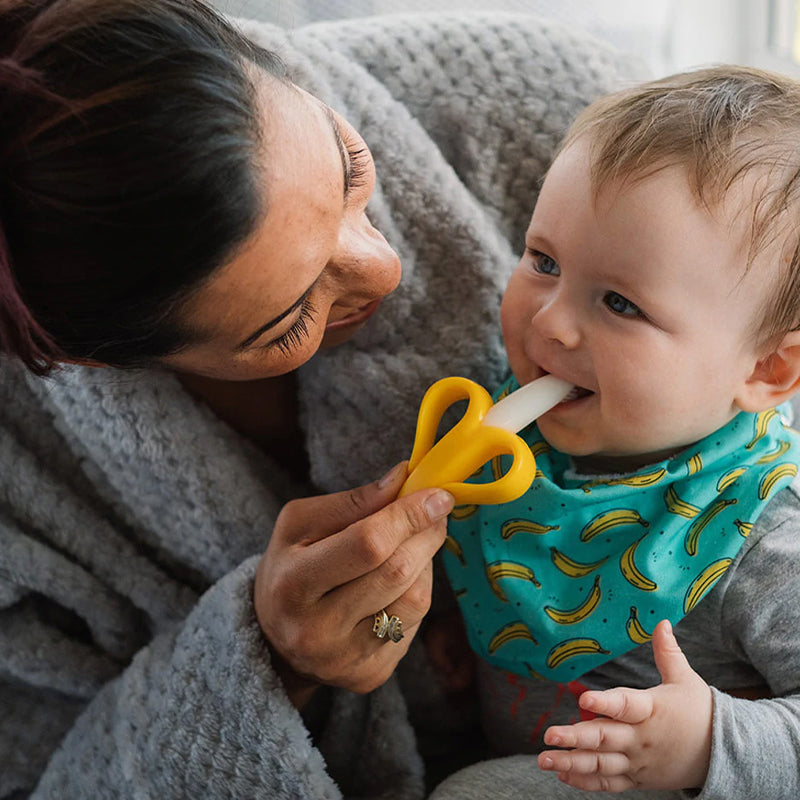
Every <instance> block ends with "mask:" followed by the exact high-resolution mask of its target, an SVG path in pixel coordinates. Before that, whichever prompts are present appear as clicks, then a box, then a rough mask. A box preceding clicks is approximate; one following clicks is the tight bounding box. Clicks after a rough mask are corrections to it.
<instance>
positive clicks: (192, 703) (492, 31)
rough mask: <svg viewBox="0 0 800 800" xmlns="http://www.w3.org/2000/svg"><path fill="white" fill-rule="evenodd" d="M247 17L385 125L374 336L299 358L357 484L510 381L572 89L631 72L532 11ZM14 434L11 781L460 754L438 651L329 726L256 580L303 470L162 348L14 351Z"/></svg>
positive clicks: (4, 558)
mask: <svg viewBox="0 0 800 800" xmlns="http://www.w3.org/2000/svg"><path fill="white" fill-rule="evenodd" d="M240 24H241V25H242V27H243V28H244V29H245V30H246V32H247V33H248V34H249V35H250V36H251V37H252V38H253V39H255V40H256V41H258V42H259V43H261V44H264V45H266V46H268V47H272V48H274V49H276V50H278V51H279V52H280V54H281V55H282V56H283V58H284V59H285V60H286V61H287V62H288V64H289V65H290V67H291V70H292V73H293V76H294V78H295V79H296V80H297V81H298V83H300V84H302V85H303V86H305V87H307V88H309V89H310V90H311V91H313V92H315V93H316V94H317V95H318V96H320V97H321V98H323V99H324V100H325V101H326V102H328V103H330V104H331V105H332V106H333V107H334V108H336V109H337V110H338V111H340V112H341V113H343V114H344V115H345V116H346V117H347V118H349V120H350V121H351V122H352V123H353V124H354V125H355V126H356V127H357V128H358V129H359V130H360V131H361V133H362V134H363V135H364V137H365V139H366V141H367V143H368V144H369V146H370V148H371V149H372V152H373V154H374V156H375V161H376V165H377V170H378V184H377V188H376V190H375V196H374V198H373V200H372V202H371V204H370V208H369V213H370V217H371V219H372V221H373V222H374V223H375V225H376V226H377V227H378V228H380V229H381V230H382V231H383V232H384V233H385V235H386V236H387V238H388V239H389V241H390V242H391V243H392V244H393V245H394V247H395V248H396V249H397V250H398V252H399V253H400V256H401V258H402V261H403V267H404V277H403V280H402V284H401V286H400V288H399V289H398V290H397V291H396V292H395V293H394V295H393V296H392V297H391V298H389V299H388V300H387V301H386V302H385V303H384V305H383V307H382V309H381V312H380V314H379V315H377V316H376V317H374V318H373V319H372V320H371V321H370V323H369V325H368V326H366V328H365V329H364V330H363V331H361V332H360V333H359V335H358V337H357V338H356V340H355V341H353V342H352V343H350V344H348V345H345V346H342V347H341V348H338V349H336V350H334V351H330V352H326V353H324V354H322V353H321V354H319V355H318V356H317V357H315V358H314V359H312V361H311V362H310V363H309V364H308V365H307V366H306V367H304V368H303V369H302V370H301V374H300V396H301V403H302V423H303V427H304V430H305V432H306V435H307V446H308V453H309V457H310V461H311V465H312V477H313V482H314V484H315V485H316V486H317V487H319V488H321V489H325V490H334V489H341V488H344V487H349V486H352V485H355V484H359V483H362V482H366V481H368V480H372V479H374V478H376V477H377V476H379V475H380V474H382V472H383V471H384V470H385V469H386V468H388V467H389V466H391V465H392V464H393V463H395V462H396V461H398V460H400V459H401V458H403V457H407V455H408V452H409V449H410V445H411V441H412V438H413V430H414V421H415V416H416V412H417V408H418V405H419V400H420V398H421V396H422V394H423V392H424V391H425V389H426V388H427V387H428V386H429V385H430V384H431V383H432V382H433V381H434V380H436V379H437V378H439V377H442V376H444V375H465V376H469V377H472V378H474V379H476V380H478V381H480V382H481V383H483V384H484V385H487V386H491V385H494V384H496V383H498V382H499V381H500V380H501V379H502V378H503V376H504V373H505V361H504V358H503V351H502V345H501V339H500V328H499V323H498V304H499V298H500V294H501V292H502V289H503V286H504V284H505V281H506V278H507V276H508V274H509V272H510V270H511V268H512V267H513V265H514V264H515V262H516V259H517V254H518V252H519V251H520V250H521V248H522V241H523V232H524V229H525V227H526V224H527V219H528V217H529V215H530V212H531V209H532V207H533V203H534V201H535V198H536V190H537V184H538V181H539V180H540V178H541V176H542V173H543V170H544V169H545V168H546V165H547V164H548V161H549V158H550V155H551V153H552V151H553V148H554V146H555V145H556V143H557V142H558V140H559V138H560V136H561V135H562V133H563V132H564V130H565V128H566V126H567V125H568V123H569V122H570V120H571V119H572V117H573V116H574V115H575V114H576V112H577V111H578V110H579V109H580V108H581V107H582V106H584V105H585V104H586V103H587V102H588V101H590V100H591V99H592V98H593V97H595V96H596V95H598V94H600V93H602V92H604V91H606V90H608V89H611V88H613V87H615V86H617V85H619V84H620V83H621V82H624V81H630V80H631V78H632V77H633V73H632V69H631V67H630V66H629V62H628V60H627V59H624V58H621V57H620V56H618V55H616V54H615V53H614V52H612V51H611V50H609V49H608V48H606V47H604V46H602V45H600V44H598V43H596V42H594V41H592V40H590V39H588V38H586V37H583V36H581V35H578V34H576V33H573V32H569V31H566V30H564V29H562V28H559V27H556V26H554V25H550V24H546V23H544V22H542V21H539V20H537V19H534V18H530V17H520V16H500V15H491V16H459V17H456V16H418V17H410V16H409V17H403V16H398V17H389V18H377V19H372V20H368V21H364V20H357V21H352V22H346V23H328V24H319V25H314V26H310V27H306V28H301V29H299V30H296V31H293V32H291V33H288V34H287V33H284V32H282V31H280V30H277V29H275V28H271V27H269V26H266V25H263V24H257V23H240ZM0 459H2V472H1V473H0V474H1V475H2V477H1V478H0V708H2V713H1V714H0V797H3V798H6V797H12V796H13V797H23V796H27V795H28V794H31V795H32V796H33V797H36V798H45V797H46V798H58V800H63V798H92V800H103V799H104V798H114V800H118V799H119V798H159V799H160V800H173V799H175V800H177V798H200V797H202V798H211V799H212V800H217V798H270V799H271V800H275V799H280V798H339V797H353V798H355V797H359V798H369V799H370V800H377V799H378V798H385V799H386V800H389V799H390V798H391V799H392V800H405V799H408V800H411V799H412V798H420V797H423V796H424V792H425V789H424V774H423V773H424V769H425V765H424V761H423V758H422V755H421V753H420V747H418V744H419V745H420V746H421V745H422V744H424V743H425V742H431V741H436V742H437V747H438V750H437V752H436V753H435V754H434V755H435V759H439V760H438V761H435V763H434V762H431V763H432V764H433V765H434V767H435V766H436V764H438V765H439V768H441V765H442V764H445V763H449V762H447V761H446V758H447V754H446V752H444V751H446V749H447V748H446V747H443V746H442V745H443V744H446V743H447V742H448V741H451V740H450V739H448V736H449V733H448V732H451V733H452V732H453V729H454V722H453V719H454V718H453V717H451V716H449V713H446V705H445V703H444V700H443V699H442V698H441V697H440V696H439V694H438V692H437V686H436V683H435V678H434V677H432V676H431V674H430V672H429V670H428V668H427V666H426V662H425V660H424V656H423V654H422V652H421V648H416V650H414V649H412V652H411V653H410V654H409V656H408V657H407V659H406V660H405V662H404V664H403V678H402V681H401V682H398V681H396V680H392V681H390V682H389V683H388V684H387V685H385V686H384V687H382V688H381V689H379V690H377V691H375V692H373V693H372V694H371V695H368V696H359V695H354V694H351V693H348V692H344V691H334V692H331V693H330V696H329V698H328V699H329V703H328V704H327V705H326V706H325V707H324V708H323V709H322V710H321V711H320V712H319V714H318V717H319V718H318V719H317V720H316V722H315V724H314V728H315V730H314V736H313V737H312V736H311V733H310V732H309V726H310V725H311V722H310V721H309V719H308V718H306V719H304V718H303V717H302V716H301V715H300V714H299V713H298V712H297V711H296V710H295V709H294V707H293V706H292V705H291V704H290V703H289V700H288V698H287V697H286V695H285V693H284V691H283V689H282V686H281V684H280V682H279V681H278V680H277V678H276V677H275V674H274V673H273V671H272V669H271V666H270V657H269V653H268V650H267V647H266V645H265V642H264V639H263V636H262V633H261V630H260V628H259V626H258V624H257V622H256V620H255V616H254V612H253V609H252V605H251V600H250V596H251V590H252V579H253V573H254V569H255V564H256V562H257V555H258V554H259V553H261V552H263V550H264V547H265V546H266V543H267V541H268V540H269V536H270V530H271V527H272V524H273V522H274V520H275V518H276V515H277V513H278V511H279V509H280V507H281V505H282V504H283V503H284V502H285V501H286V500H287V499H289V498H291V497H293V496H297V495H298V494H301V493H304V492H308V491H310V487H298V486H296V485H293V484H292V482H291V480H290V479H289V478H288V477H287V476H286V475H285V474H283V473H282V472H281V470H280V469H279V468H278V467H277V466H276V465H275V464H274V463H272V462H271V461H270V460H269V459H268V458H267V457H266V456H265V455H264V454H263V453H261V452H260V451H258V450H257V449H255V448H254V447H253V446H251V445H250V444H249V443H248V442H247V441H245V440H244V439H242V438H241V437H240V436H239V435H238V434H236V433H235V432H233V431H232V430H231V429H230V428H228V427H227V426H226V425H225V424H224V423H222V422H221V421H220V420H218V419H217V418H216V417H215V416H214V415H213V414H212V413H210V412H209V410H208V409H207V408H206V407H204V406H203V405H201V404H199V403H197V402H196V401H194V400H193V399H192V398H191V397H189V396H188V394H186V393H185V392H184V391H183V390H182V388H181V387H180V385H179V384H178V382H177V381H176V380H175V378H174V377H173V376H171V375H170V374H169V373H166V372H159V371H128V372H122V371H115V370H110V369H108V370H104V369H99V370H98V369H86V368H66V369H64V370H63V371H61V372H60V373H59V374H58V375H56V376H55V377H54V378H52V379H48V380H41V379H37V378H34V377H31V376H28V375H26V374H24V372H23V371H22V370H21V369H20V368H19V367H18V366H17V365H15V364H13V363H8V362H4V363H2V364H0ZM420 720H424V721H425V726H427V727H426V728H425V730H424V731H422V729H421V728H418V729H417V731H416V732H415V730H414V727H413V726H412V724H411V721H420ZM436 725H440V727H439V728H438V733H437V729H436ZM452 741H453V742H455V741H456V738H455V734H454V738H453V739H452ZM423 749H424V748H423ZM431 752H432V751H429V752H428V753H427V754H428V755H430V753H431Z"/></svg>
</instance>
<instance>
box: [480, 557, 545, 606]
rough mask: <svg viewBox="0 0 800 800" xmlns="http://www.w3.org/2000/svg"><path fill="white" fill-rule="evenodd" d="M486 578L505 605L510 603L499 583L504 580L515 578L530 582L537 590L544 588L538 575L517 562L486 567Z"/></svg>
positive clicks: (497, 563) (501, 562) (493, 564)
mask: <svg viewBox="0 0 800 800" xmlns="http://www.w3.org/2000/svg"><path fill="white" fill-rule="evenodd" d="M486 577H487V578H488V580H489V586H491V587H492V591H493V592H494V594H495V597H497V599H498V600H500V601H501V602H503V603H507V602H508V598H507V597H506V595H505V592H504V591H503V589H502V587H501V586H500V584H499V583H498V581H499V580H501V579H503V578H514V579H516V580H521V581H528V582H529V583H532V584H533V585H534V586H535V587H536V588H537V589H541V588H542V584H541V583H539V581H537V580H536V575H535V574H534V572H533V570H532V569H531V568H530V567H529V566H528V565H527V564H519V563H517V562H516V561H494V562H493V563H491V564H487V565H486Z"/></svg>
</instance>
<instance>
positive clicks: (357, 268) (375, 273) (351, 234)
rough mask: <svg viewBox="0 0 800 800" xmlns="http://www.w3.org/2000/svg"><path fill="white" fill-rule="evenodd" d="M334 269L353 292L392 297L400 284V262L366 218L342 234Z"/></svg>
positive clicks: (356, 222) (363, 216)
mask: <svg viewBox="0 0 800 800" xmlns="http://www.w3.org/2000/svg"><path fill="white" fill-rule="evenodd" d="M338 244H339V246H338V248H337V252H336V256H335V258H334V259H333V263H332V264H331V267H332V268H333V269H334V270H335V271H336V272H337V273H338V274H339V277H340V279H341V280H342V281H343V282H346V283H347V284H348V287H349V288H351V290H352V291H358V290H359V289H360V290H361V291H362V292H363V293H369V294H372V293H375V292H380V293H381V294H388V293H389V292H390V291H392V290H393V289H395V288H396V287H397V284H398V282H399V280H400V259H399V257H398V255H397V253H396V252H395V251H394V249H393V248H392V247H391V245H390V244H389V243H388V242H387V241H386V238H385V237H384V236H383V234H382V233H381V232H380V231H379V230H378V229H377V228H376V227H375V226H374V225H373V224H372V223H371V222H370V221H369V219H368V218H367V216H366V214H364V215H362V216H361V217H360V218H359V219H358V220H357V221H354V222H353V224H351V225H349V226H347V227H346V228H345V229H344V230H342V231H341V233H340V236H339V243H338Z"/></svg>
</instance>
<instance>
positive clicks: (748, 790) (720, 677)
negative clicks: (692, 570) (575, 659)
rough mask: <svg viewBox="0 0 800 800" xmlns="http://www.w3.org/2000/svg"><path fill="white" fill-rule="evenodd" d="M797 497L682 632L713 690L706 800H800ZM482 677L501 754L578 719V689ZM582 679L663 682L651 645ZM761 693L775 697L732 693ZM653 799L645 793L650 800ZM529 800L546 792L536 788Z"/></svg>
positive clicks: (789, 492)
mask: <svg viewBox="0 0 800 800" xmlns="http://www.w3.org/2000/svg"><path fill="white" fill-rule="evenodd" d="M799 492H800V484H798V482H795V484H793V485H792V486H791V487H789V488H787V489H784V490H783V491H781V492H779V493H778V494H777V495H776V496H775V498H774V499H773V500H772V501H771V502H770V503H769V505H768V506H767V507H766V509H765V510H764V512H763V513H762V514H761V516H760V517H759V519H758V521H757V522H756V524H755V526H754V528H753V530H752V532H751V534H750V536H749V537H748V539H747V541H746V543H745V544H744V546H743V547H742V549H741V551H740V552H739V554H738V556H737V558H736V559H735V561H734V563H733V564H732V565H731V567H730V568H729V569H728V571H727V572H726V574H725V575H724V576H723V577H722V578H721V579H720V581H719V582H718V583H717V585H715V586H714V588H713V589H712V590H711V591H710V592H709V593H708V595H707V596H706V597H705V598H704V599H703V600H702V601H701V602H700V603H699V605H698V606H697V607H696V608H695V609H694V610H692V611H691V612H690V613H689V614H688V615H687V616H686V617H684V619H683V620H681V621H680V622H679V623H678V624H677V625H676V626H675V635H676V637H677V639H678V642H679V644H680V646H681V648H682V649H683V652H684V654H685V655H686V657H687V659H688V660H689V663H690V664H691V665H692V667H693V668H694V669H695V670H696V671H697V672H698V673H699V674H700V675H701V676H702V677H703V678H704V679H705V681H706V682H707V683H708V684H710V685H711V686H712V687H713V695H714V713H713V734H712V751H711V764H710V769H709V773H708V778H707V780H706V784H705V786H704V787H703V790H702V792H701V793H700V794H699V795H695V796H697V797H700V798H701V800H783V798H785V799H786V800H789V799H790V798H797V797H800V625H798V624H797V609H798V608H800V494H799ZM657 621H658V620H655V621H654V622H657ZM650 627H652V626H650ZM481 677H482V699H483V702H482V714H483V722H484V726H485V728H486V730H487V733H488V736H489V738H490V741H491V744H492V745H493V747H494V749H495V751H496V752H497V753H498V754H510V753H523V752H538V751H539V750H541V749H543V744H542V735H543V733H544V731H545V730H546V728H547V727H548V726H550V725H557V724H565V723H569V722H572V721H576V720H577V719H578V711H577V704H576V695H577V693H579V692H580V689H581V687H574V692H571V691H570V689H569V688H568V687H563V686H559V685H557V684H554V683H550V682H541V681H528V680H523V679H521V678H520V679H517V678H514V679H513V681H511V682H509V681H508V680H507V679H506V677H505V675H504V674H503V673H500V672H499V671H496V670H493V669H492V668H490V667H488V666H486V667H482V668H481ZM579 681H580V683H581V684H582V685H583V686H585V687H587V688H590V689H608V688H612V687H614V686H629V687H633V688H639V689H644V688H647V687H650V686H655V685H657V684H658V683H660V681H661V679H660V676H659V674H658V670H657V669H656V666H655V662H654V660H653V653H652V648H651V646H650V645H649V644H648V645H641V646H639V647H637V648H635V649H634V650H631V651H630V652H628V653H626V654H625V655H624V656H622V657H620V658H617V659H615V660H614V661H610V662H608V663H606V664H604V665H603V666H602V667H600V668H599V669H596V670H593V671H592V672H589V673H587V674H586V675H584V676H582V677H581V678H580V679H579ZM762 687H764V688H765V689H766V692H767V693H769V694H771V695H772V696H773V697H772V698H771V699H764V700H757V701H751V700H746V699H741V698H737V697H734V696H731V695H730V694H728V693H727V692H735V691H736V690H742V689H751V688H753V689H760V688H762ZM539 780H540V779H539V778H538V777H537V776H534V777H531V778H530V782H538V781H539ZM541 780H543V781H545V782H546V781H547V779H546V778H542V779H541ZM531 789H533V787H531ZM543 791H546V792H549V791H550V789H549V788H544V789H543ZM541 796H542V797H544V796H545V795H541ZM547 796H549V794H548V795H547ZM580 796H582V795H581V793H575V797H576V798H577V797H580ZM587 796H588V795H587ZM595 796H596V795H595ZM648 796H649V795H648V794H647V793H641V792H637V793H636V797H638V798H641V800H647V798H648ZM664 796H665V795H664V794H663V793H658V794H655V795H653V797H659V798H663V797H664ZM676 796H677V793H676ZM529 797H531V798H538V797H539V795H537V794H536V792H535V791H534V792H533V793H532V794H531V795H529Z"/></svg>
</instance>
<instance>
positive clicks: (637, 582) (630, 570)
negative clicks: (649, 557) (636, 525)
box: [619, 536, 658, 592]
mask: <svg viewBox="0 0 800 800" xmlns="http://www.w3.org/2000/svg"><path fill="white" fill-rule="evenodd" d="M642 539H644V536H642V538H641V539H637V540H636V541H635V542H634V543H633V544H632V545H631V546H630V547H628V548H627V549H626V550H625V552H624V553H623V554H622V558H620V560H619V569H620V572H622V576H623V577H624V578H625V580H626V581H628V583H629V584H630V585H631V586H635V587H636V588H637V589H641V590H642V591H643V592H654V591H656V589H658V584H657V583H654V582H653V581H651V580H650V578H647V577H645V576H644V575H642V573H641V572H639V570H638V568H637V567H636V563H635V562H634V560H633V559H634V558H635V556H636V548H637V547H638V546H639V543H640V542H641V541H642Z"/></svg>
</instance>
